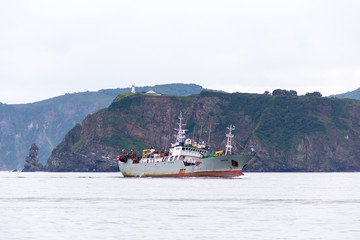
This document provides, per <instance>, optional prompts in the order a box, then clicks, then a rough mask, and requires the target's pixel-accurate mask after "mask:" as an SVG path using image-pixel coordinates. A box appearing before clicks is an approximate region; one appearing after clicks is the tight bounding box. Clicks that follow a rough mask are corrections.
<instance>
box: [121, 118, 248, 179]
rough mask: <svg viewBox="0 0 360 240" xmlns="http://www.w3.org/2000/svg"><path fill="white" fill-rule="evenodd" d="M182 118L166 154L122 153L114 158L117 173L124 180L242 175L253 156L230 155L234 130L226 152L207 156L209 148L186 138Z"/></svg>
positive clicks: (150, 150) (152, 150) (230, 130)
mask: <svg viewBox="0 0 360 240" xmlns="http://www.w3.org/2000/svg"><path fill="white" fill-rule="evenodd" d="M182 121H183V118H182V115H181V114H180V116H179V122H178V123H177V125H178V127H177V128H175V130H176V131H177V134H176V135H175V136H176V142H175V143H173V144H171V146H170V148H169V150H168V151H158V150H156V149H154V148H149V149H145V150H143V153H142V156H141V157H137V156H136V154H135V153H134V152H125V151H124V150H123V151H122V153H121V154H120V155H119V156H118V157H117V161H118V165H119V169H120V172H121V173H122V174H123V175H124V177H222V178H231V177H237V176H241V175H243V173H242V169H243V168H244V167H246V166H247V165H248V164H249V163H250V162H251V161H253V159H254V156H255V151H254V149H253V148H251V151H250V152H249V153H246V154H232V144H231V141H232V138H233V137H234V135H233V134H232V133H231V132H232V131H233V130H234V129H235V127H234V126H232V125H230V126H229V127H227V129H228V130H229V132H228V133H227V134H226V137H227V143H226V146H225V147H226V148H225V152H224V151H217V152H215V153H214V154H210V151H209V147H207V146H205V144H204V143H202V144H199V143H196V142H194V141H193V140H192V139H190V138H186V137H185V133H186V131H187V130H186V129H183V126H184V124H183V123H182Z"/></svg>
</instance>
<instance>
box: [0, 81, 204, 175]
mask: <svg viewBox="0 0 360 240" xmlns="http://www.w3.org/2000/svg"><path fill="white" fill-rule="evenodd" d="M136 90H137V91H138V92H143V91H145V92H146V91H149V90H153V91H156V92H159V93H167V94H170V95H190V94H194V93H200V91H201V90H202V87H201V86H199V85H195V84H164V85H155V86H149V87H137V88H136ZM129 91H130V89H129V88H122V89H120V88H118V89H105V90H100V91H97V92H82V93H73V94H65V95H63V96H59V97H55V98H52V99H48V100H44V101H41V102H36V103H29V104H12V105H8V104H1V103H0V170H9V169H11V170H13V169H15V168H16V169H18V170H20V169H21V168H22V167H23V165H24V159H25V157H26V154H27V152H28V149H29V147H30V146H31V144H32V143H36V144H37V146H38V147H39V162H40V163H44V164H45V163H46V161H47V159H48V158H49V156H50V153H51V151H52V150H53V149H54V147H56V146H57V145H58V144H59V143H60V142H61V140H62V139H63V137H64V135H65V134H66V133H67V132H68V131H69V130H70V129H71V128H73V127H74V125H75V124H76V123H80V122H81V121H82V120H83V119H84V118H85V117H86V116H87V115H88V114H91V113H93V112H94V111H96V110H98V109H100V108H104V107H107V106H109V105H110V104H111V102H112V101H113V99H114V98H115V97H116V96H117V95H118V94H119V93H121V92H129Z"/></svg>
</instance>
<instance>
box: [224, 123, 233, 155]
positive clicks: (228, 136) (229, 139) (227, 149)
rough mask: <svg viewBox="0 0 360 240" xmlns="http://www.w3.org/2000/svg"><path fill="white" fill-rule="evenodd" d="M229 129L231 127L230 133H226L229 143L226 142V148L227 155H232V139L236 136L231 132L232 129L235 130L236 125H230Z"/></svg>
mask: <svg viewBox="0 0 360 240" xmlns="http://www.w3.org/2000/svg"><path fill="white" fill-rule="evenodd" d="M227 129H229V133H228V134H226V137H227V143H226V146H225V147H226V149H225V155H228V154H229V155H231V149H232V146H231V139H232V138H233V137H234V135H233V134H231V131H232V130H235V126H233V125H231V124H230V126H229V127H227Z"/></svg>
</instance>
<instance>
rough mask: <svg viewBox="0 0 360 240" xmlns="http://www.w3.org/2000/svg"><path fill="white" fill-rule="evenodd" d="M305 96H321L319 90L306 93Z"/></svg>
mask: <svg viewBox="0 0 360 240" xmlns="http://www.w3.org/2000/svg"><path fill="white" fill-rule="evenodd" d="M305 96H309V97H322V95H321V93H320V92H313V93H306V94H305Z"/></svg>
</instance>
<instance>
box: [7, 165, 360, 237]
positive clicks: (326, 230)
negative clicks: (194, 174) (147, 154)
mask: <svg viewBox="0 0 360 240" xmlns="http://www.w3.org/2000/svg"><path fill="white" fill-rule="evenodd" d="M0 239H28V240H29V239H68V240H70V239H104V240H105V239H360V173H245V176H243V177H241V178H234V179H215V178H183V179H173V178H162V179H157V178H123V177H121V176H120V173H40V172H39V173H18V172H0Z"/></svg>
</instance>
